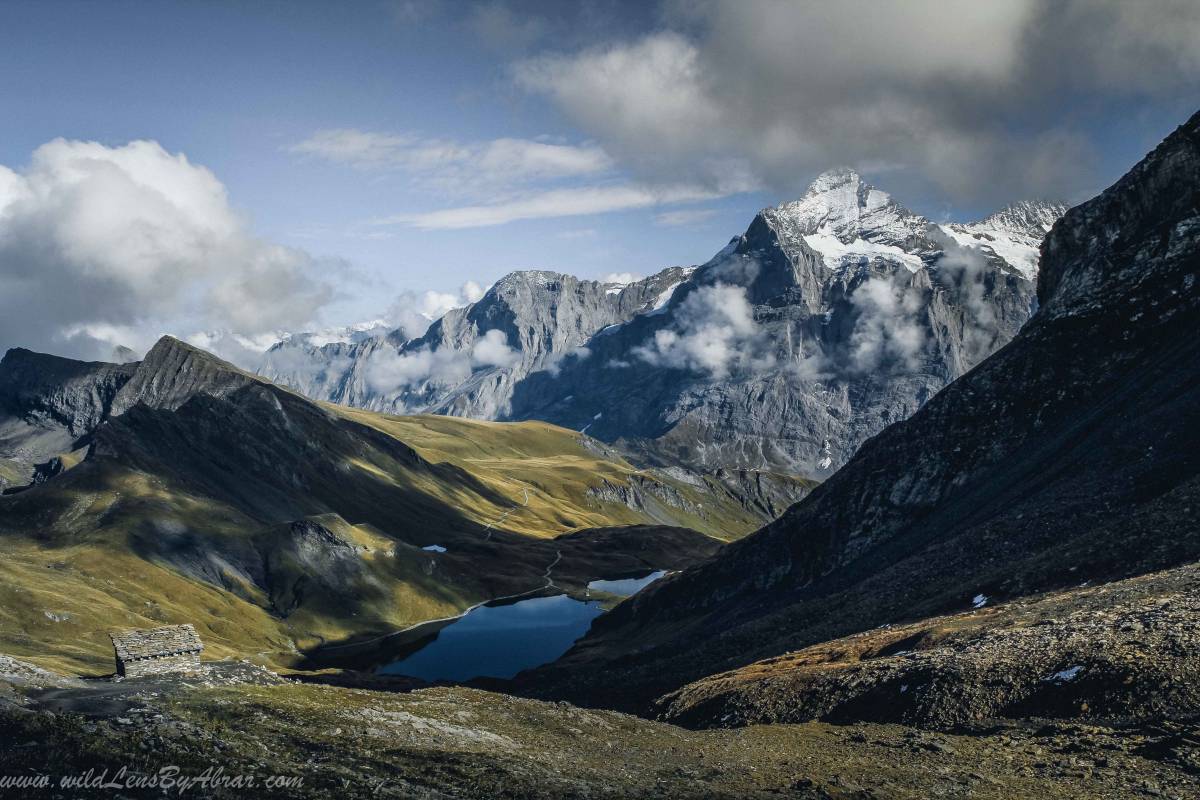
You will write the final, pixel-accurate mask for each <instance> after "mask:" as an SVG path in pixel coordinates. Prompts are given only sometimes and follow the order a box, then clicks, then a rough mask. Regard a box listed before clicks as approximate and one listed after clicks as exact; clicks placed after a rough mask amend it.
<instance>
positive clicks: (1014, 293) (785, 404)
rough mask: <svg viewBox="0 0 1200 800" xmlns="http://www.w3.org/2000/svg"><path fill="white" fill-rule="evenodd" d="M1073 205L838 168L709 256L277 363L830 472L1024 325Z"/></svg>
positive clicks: (721, 463)
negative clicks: (986, 209)
mask: <svg viewBox="0 0 1200 800" xmlns="http://www.w3.org/2000/svg"><path fill="white" fill-rule="evenodd" d="M1063 210H1064V209H1063V208H1062V207H1059V206H1055V205H1051V204H1044V203H1022V204H1018V205H1016V206H1013V207H1011V208H1008V209H1005V210H1004V211H1001V212H999V213H997V214H995V215H993V216H992V217H989V218H988V219H986V220H982V221H980V222H977V223H971V224H968V225H949V226H942V225H935V224H933V223H931V222H930V221H929V220H927V219H925V218H924V217H921V216H920V215H917V214H914V213H912V212H910V211H908V210H907V209H905V208H904V207H903V206H901V205H900V204H898V203H897V202H896V201H895V200H893V199H892V198H891V197H890V196H889V195H888V194H886V193H885V192H882V191H880V190H879V189H876V188H874V187H872V186H870V185H868V184H866V183H865V182H864V181H863V180H862V179H861V178H860V177H859V176H858V175H857V174H855V173H854V172H851V171H848V170H837V171H833V172H830V173H826V174H825V175H822V176H821V177H819V178H818V179H817V180H816V181H815V182H814V183H813V185H812V187H811V188H810V189H809V191H808V193H807V194H806V195H805V196H804V197H803V198H802V199H800V200H798V201H796V202H793V203H787V204H784V205H782V206H779V207H777V208H771V209H766V210H764V211H763V212H762V213H760V214H759V215H758V216H757V217H756V218H755V219H754V221H753V222H752V223H751V225H750V227H749V228H748V229H747V231H746V233H745V234H743V235H742V236H740V237H737V238H735V239H734V240H733V241H732V242H730V244H729V246H727V247H726V248H724V249H723V250H722V251H721V252H720V253H718V254H717V255H716V256H715V257H714V258H713V259H712V260H711V261H709V262H708V263H706V264H704V265H702V266H700V267H698V268H689V269H684V268H678V267H676V268H672V269H669V270H665V271H664V272H661V273H659V274H657V275H655V276H653V277H651V278H647V279H645V280H643V281H638V282H635V283H631V284H628V285H626V286H617V285H611V284H601V283H595V282H592V281H580V280H577V279H575V278H571V277H570V276H566V275H559V274H556V273H547V272H520V273H513V274H512V275H509V276H507V277H506V278H504V279H503V280H501V281H500V282H499V283H497V284H496V285H495V286H494V287H492V289H491V290H490V291H489V292H488V293H487V295H486V296H485V297H484V298H483V299H482V300H480V301H479V302H477V303H475V304H473V305H471V306H468V307H466V308H464V309H457V310H455V311H451V312H450V313H449V314H447V315H446V317H444V318H443V319H442V320H440V321H438V322H437V323H435V324H434V325H433V326H432V327H431V328H430V330H429V332H428V333H427V334H426V335H425V336H423V337H422V338H420V339H417V340H413V341H407V342H406V341H403V340H402V339H401V338H400V337H399V336H398V335H396V334H392V335H390V336H389V337H384V338H377V339H371V340H368V341H363V342H360V343H356V344H333V345H328V346H326V347H322V348H311V347H310V348H307V349H305V348H297V347H295V346H287V345H281V346H278V347H276V348H275V349H273V350H272V351H271V352H270V353H268V355H267V360H266V363H265V365H264V367H263V368H262V370H261V372H262V373H263V374H264V375H266V376H267V377H269V378H271V379H272V380H276V381H280V382H282V383H285V384H287V385H289V386H292V387H294V388H296V389H298V390H299V391H301V392H304V393H306V394H309V395H310V396H314V397H319V398H321V399H326V400H332V401H334V402H339V403H346V404H349V405H355V406H360V407H364V408H371V409H375V410H381V411H391V412H413V411H422V412H432V413H440V414H453V415H456V416H471V417H482V418H487V419H543V420H547V421H551V422H554V423H556V424H559V425H563V426H565V427H570V428H574V429H576V430H586V431H587V432H588V433H589V435H592V436H595V437H597V438H599V439H601V440H603V441H606V442H609V443H619V444H620V445H621V446H622V447H624V448H625V449H626V450H627V451H628V452H632V453H635V454H637V456H638V457H639V458H641V459H642V460H643V461H644V462H646V463H651V464H657V465H677V466H686V467H689V468H693V469H700V470H704V471H710V470H714V469H718V468H734V469H743V470H744V469H752V470H776V471H784V472H792V473H798V474H801V475H805V476H810V477H816V478H824V477H827V476H828V475H830V474H832V473H833V471H835V470H836V469H837V468H838V467H839V466H840V465H841V464H843V463H845V461H846V460H847V459H848V458H849V457H850V456H851V455H852V454H853V453H854V451H855V450H856V449H857V448H858V446H859V445H860V444H861V443H862V442H863V441H865V440H866V439H867V438H869V437H870V436H872V435H874V434H875V433H877V432H878V431H879V430H881V429H882V428H883V427H885V426H886V425H887V424H889V423H891V422H894V421H897V420H900V419H904V418H906V417H908V416H909V415H910V414H912V412H914V411H915V410H916V409H917V408H919V407H920V406H921V405H922V404H923V403H924V402H925V401H926V400H928V398H929V397H931V396H932V395H933V394H934V393H935V392H937V391H938V390H939V389H940V388H941V387H942V386H944V385H945V384H946V383H948V382H949V381H951V380H953V379H954V378H956V377H958V376H959V375H962V374H964V373H965V372H966V371H967V370H969V369H970V368H971V367H972V366H974V365H975V364H977V363H978V362H979V361H980V360H982V359H983V358H984V357H986V356H987V355H988V354H990V353H991V352H993V351H994V350H996V349H997V348H999V347H1001V346H1002V345H1004V344H1005V343H1006V342H1007V341H1009V340H1010V339H1011V338H1012V336H1013V335H1014V334H1015V333H1016V332H1017V330H1019V329H1020V327H1021V325H1022V324H1024V322H1025V321H1026V320H1027V319H1028V317H1029V315H1030V313H1032V310H1033V308H1034V306H1035V297H1034V284H1033V282H1032V279H1033V277H1034V276H1035V274H1036V265H1037V245H1038V243H1039V242H1040V241H1041V238H1042V236H1044V234H1045V231H1046V229H1047V228H1048V226H1049V224H1050V223H1051V222H1053V220H1054V219H1056V218H1057V217H1058V216H1059V215H1060V214H1061V213H1062V211H1063Z"/></svg>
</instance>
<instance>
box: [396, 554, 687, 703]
mask: <svg viewBox="0 0 1200 800" xmlns="http://www.w3.org/2000/svg"><path fill="white" fill-rule="evenodd" d="M665 574H666V573H665V572H661V571H660V572H652V573H650V574H649V575H646V576H644V577H641V578H624V579H620V580H596V581H592V582H591V583H589V584H588V589H590V590H592V591H596V592H606V593H608V594H613V595H618V596H621V597H626V596H628V595H631V594H633V593H634V592H636V591H638V590H639V589H641V588H642V587H644V586H646V585H647V584H649V583H652V582H654V581H656V580H658V579H659V578H661V577H662V576H663V575H665ZM602 613H604V609H603V608H601V606H600V603H598V602H595V601H582V600H576V599H574V598H572V597H568V596H567V595H565V594H560V595H554V596H553V597H531V598H529V599H527V600H521V601H518V602H515V603H511V602H510V603H498V604H495V605H485V606H479V607H477V608H473V609H471V610H470V611H468V612H467V613H466V614H465V615H463V616H462V617H459V618H458V619H456V620H454V621H453V622H451V623H450V624H448V625H446V626H445V627H442V628H441V629H440V630H438V631H437V632H436V633H434V634H433V635H432V636H431V637H429V639H428V642H427V643H425V644H423V645H422V644H418V645H416V646H417V647H419V649H417V650H416V651H414V652H409V653H408V654H407V655H405V656H404V657H402V658H399V659H397V660H395V661H393V662H392V663H390V664H387V665H385V666H383V667H380V668H379V672H381V673H383V674H385V675H408V676H410V677H413V678H422V679H424V680H427V681H438V680H442V681H466V680H470V679H471V678H484V677H487V678H511V677H513V676H514V675H516V674H517V673H518V672H520V671H522V670H526V669H532V668H533V667H537V666H541V665H542V664H548V663H550V662H551V661H553V660H554V659H556V658H558V657H559V656H561V655H562V654H563V653H565V652H567V650H569V649H570V647H571V645H572V644H574V643H575V642H576V640H578V639H579V638H581V637H582V636H583V635H584V634H585V633H587V631H588V628H590V627H591V625H592V620H594V619H595V618H596V617H598V616H600V615H601V614H602Z"/></svg>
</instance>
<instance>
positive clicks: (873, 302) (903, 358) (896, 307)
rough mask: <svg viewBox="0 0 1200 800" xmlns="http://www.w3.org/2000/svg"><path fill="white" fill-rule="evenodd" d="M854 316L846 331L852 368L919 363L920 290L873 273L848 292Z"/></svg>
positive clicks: (921, 330) (921, 338)
mask: <svg viewBox="0 0 1200 800" xmlns="http://www.w3.org/2000/svg"><path fill="white" fill-rule="evenodd" d="M850 302H851V303H852V304H853V306H854V308H855V310H856V312H857V314H858V318H857V320H856V321H855V324H854V330H853V331H852V332H851V334H850V359H851V362H852V365H853V367H854V368H855V369H858V370H860V371H862V372H870V371H872V370H876V369H890V368H891V367H893V366H895V365H900V366H901V367H902V368H903V369H905V370H908V371H912V370H914V369H916V368H917V367H918V366H919V365H920V355H921V350H922V348H923V347H924V345H925V328H924V326H923V325H922V324H921V320H920V316H919V315H920V313H921V310H922V308H924V305H925V304H924V299H923V298H922V296H921V291H920V290H919V289H917V288H915V287H912V286H906V285H903V284H900V283H893V281H892V280H890V279H888V278H886V277H881V276H873V277H871V278H868V279H867V280H865V281H863V283H861V284H860V285H859V286H858V288H856V289H855V290H854V293H853V294H851V295H850Z"/></svg>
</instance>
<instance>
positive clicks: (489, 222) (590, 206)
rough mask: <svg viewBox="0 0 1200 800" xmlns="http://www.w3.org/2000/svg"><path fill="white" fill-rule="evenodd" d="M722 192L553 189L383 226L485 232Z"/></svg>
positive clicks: (642, 188) (641, 188) (387, 220)
mask: <svg viewBox="0 0 1200 800" xmlns="http://www.w3.org/2000/svg"><path fill="white" fill-rule="evenodd" d="M720 194H721V193H719V192H714V191H710V190H707V189H703V188H701V187H698V186H667V187H652V186H643V185H637V184H629V183H625V184H613V185H606V186H581V187H572V188H566V189H551V190H548V191H543V192H537V193H534V194H529V195H525V196H523V197H519V198H516V199H512V200H505V201H501V202H498V203H491V204H487V205H471V206H460V207H458V208H447V209H442V210H440V211H429V212H425V213H419V214H397V215H394V216H391V217H385V218H383V219H379V220H376V221H375V224H377V225H409V226H412V227H414V228H422V229H425V230H445V229H457V228H484V227H489V226H493V225H504V224H506V223H509V222H515V221H517V220H524V219H550V218H556V217H573V216H582V215H586V214H603V213H606V212H611V211H625V210H628V209H634V208H647V207H650V206H656V205H662V204H668V203H687V202H697V201H701V200H711V199H713V198H714V197H718V196H720Z"/></svg>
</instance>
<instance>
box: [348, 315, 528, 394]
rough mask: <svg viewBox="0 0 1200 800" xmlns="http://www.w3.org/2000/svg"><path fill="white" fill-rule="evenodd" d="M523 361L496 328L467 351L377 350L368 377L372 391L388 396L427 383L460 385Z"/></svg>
mask: <svg viewBox="0 0 1200 800" xmlns="http://www.w3.org/2000/svg"><path fill="white" fill-rule="evenodd" d="M520 360H521V353H520V351H519V350H516V349H514V348H513V347H511V346H510V345H509V343H508V336H507V335H506V334H505V333H504V331H501V330H498V329H495V328H493V329H491V330H488V331H486V332H484V334H483V335H482V336H480V337H478V338H477V339H476V340H475V342H474V343H473V344H472V345H471V346H470V348H467V349H463V350H458V349H455V348H453V347H447V346H443V347H439V348H436V349H434V348H431V347H428V346H422V347H419V348H415V349H412V350H402V351H395V350H387V349H381V350H376V351H375V352H374V353H372V354H371V356H370V358H369V359H368V361H367V366H366V369H365V373H364V374H365V377H366V380H367V384H368V385H369V386H370V387H371V389H372V390H374V391H376V392H383V393H387V392H393V391H396V390H397V389H402V388H411V387H414V386H419V385H421V384H425V383H432V384H437V385H442V386H448V385H454V384H459V383H462V382H463V381H465V380H466V379H467V378H469V377H471V373H472V372H473V371H474V370H475V369H479V368H485V367H498V368H501V369H507V368H509V367H512V366H514V365H516V363H517V362H518V361H520Z"/></svg>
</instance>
